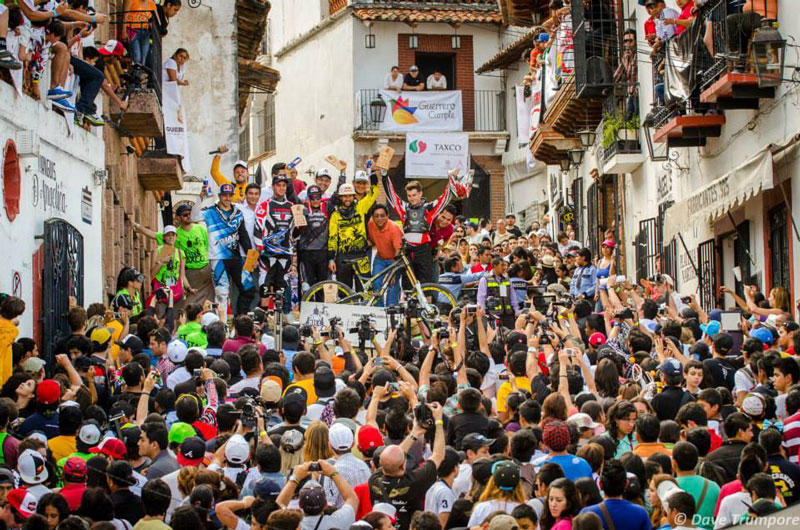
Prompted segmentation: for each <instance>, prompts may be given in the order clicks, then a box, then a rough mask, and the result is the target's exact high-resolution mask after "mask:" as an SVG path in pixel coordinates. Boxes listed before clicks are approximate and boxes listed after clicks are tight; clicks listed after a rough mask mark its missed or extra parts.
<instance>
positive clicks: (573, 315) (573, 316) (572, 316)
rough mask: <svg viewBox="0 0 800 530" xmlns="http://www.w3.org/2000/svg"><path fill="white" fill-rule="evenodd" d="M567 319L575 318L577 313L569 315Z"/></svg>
mask: <svg viewBox="0 0 800 530" xmlns="http://www.w3.org/2000/svg"><path fill="white" fill-rule="evenodd" d="M567 317H569V318H575V313H569V314H568V315H567Z"/></svg>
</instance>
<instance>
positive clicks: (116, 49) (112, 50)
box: [97, 39, 125, 57]
mask: <svg viewBox="0 0 800 530" xmlns="http://www.w3.org/2000/svg"><path fill="white" fill-rule="evenodd" d="M97 51H98V52H99V53H100V55H105V56H109V55H116V56H117V57H119V56H122V55H124V54H125V46H123V45H122V43H121V42H120V41H118V40H114V39H110V40H107V41H106V43H105V44H103V45H102V46H101V47H100V48H98V49H97Z"/></svg>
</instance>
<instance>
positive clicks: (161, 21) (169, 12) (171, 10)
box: [156, 0, 181, 39]
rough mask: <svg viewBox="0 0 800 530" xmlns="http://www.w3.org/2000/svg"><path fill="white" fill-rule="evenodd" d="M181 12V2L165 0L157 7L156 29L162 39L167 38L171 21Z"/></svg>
mask: <svg viewBox="0 0 800 530" xmlns="http://www.w3.org/2000/svg"><path fill="white" fill-rule="evenodd" d="M180 10H181V0H164V1H163V2H162V3H160V4H158V5H157V6H156V27H157V28H158V34H159V35H161V38H162V39H163V38H164V37H166V36H167V27H168V26H169V19H171V18H172V17H174V16H175V15H177V14H178V11H180Z"/></svg>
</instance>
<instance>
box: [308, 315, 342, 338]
mask: <svg viewBox="0 0 800 530" xmlns="http://www.w3.org/2000/svg"><path fill="white" fill-rule="evenodd" d="M341 323H342V319H341V318H339V317H331V318H330V320H328V324H329V325H330V328H331V329H330V330H329V331H323V332H322V333H320V335H327V336H329V337H330V338H331V340H339V330H338V329H336V328H337V327H338V326H339V325H340V324H341ZM309 331H310V330H309ZM308 336H309V337H310V336H311V335H308Z"/></svg>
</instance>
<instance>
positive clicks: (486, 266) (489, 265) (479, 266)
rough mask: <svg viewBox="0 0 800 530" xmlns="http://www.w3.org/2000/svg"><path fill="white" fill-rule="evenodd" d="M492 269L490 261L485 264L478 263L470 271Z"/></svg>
mask: <svg viewBox="0 0 800 530" xmlns="http://www.w3.org/2000/svg"><path fill="white" fill-rule="evenodd" d="M490 270H492V264H491V263H489V264H488V265H484V264H483V263H476V264H475V265H473V266H472V268H471V269H470V270H469V271H470V272H472V273H477V272H486V271H490Z"/></svg>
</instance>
